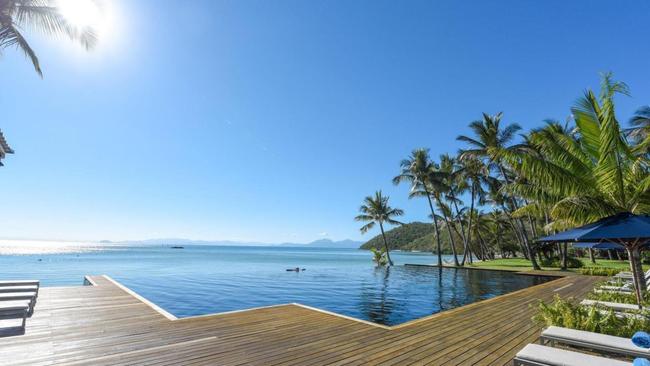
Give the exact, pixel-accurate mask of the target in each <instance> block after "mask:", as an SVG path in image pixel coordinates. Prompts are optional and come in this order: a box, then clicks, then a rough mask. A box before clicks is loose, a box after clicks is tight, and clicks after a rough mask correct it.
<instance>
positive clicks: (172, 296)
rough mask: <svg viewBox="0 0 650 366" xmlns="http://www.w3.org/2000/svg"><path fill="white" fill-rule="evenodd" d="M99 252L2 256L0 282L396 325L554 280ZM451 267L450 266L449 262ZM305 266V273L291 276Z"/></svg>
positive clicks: (289, 252)
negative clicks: (94, 280) (116, 288)
mask: <svg viewBox="0 0 650 366" xmlns="http://www.w3.org/2000/svg"><path fill="white" fill-rule="evenodd" d="M170 246H171V244H170V245H166V246H138V247H124V246H100V247H96V248H92V249H91V250H87V249H84V248H79V249H78V250H66V251H65V252H62V253H51V252H48V253H40V254H36V253H32V254H26V255H15V254H14V255H6V254H4V255H0V279H13V278H37V279H41V281H42V283H43V285H44V286H60V285H81V284H82V283H83V276H84V275H89V274H91V275H92V274H95V275H97V274H107V275H109V276H111V277H112V278H114V279H115V280H117V281H119V282H121V283H122V284H124V285H125V286H127V287H129V288H130V289H132V290H133V291H135V292H137V293H138V294H140V295H142V296H144V297H145V298H147V299H148V300H150V301H152V302H154V303H156V304H157V305H158V306H160V307H162V308H164V309H165V310H167V311H169V312H170V313H172V314H174V315H176V316H178V317H186V316H192V315H202V314H209V313H215V312H223V311H231V310H241V309H246V308H251V307H259V306H267V305H275V304H284V303H291V302H297V303H301V304H305V305H309V306H313V307H317V308H321V309H324V310H328V311H332V312H336V313H339V314H343V315H347V316H351V317H355V318H359V319H364V320H368V321H372V322H376V323H379V324H386V325H395V324H400V323H403V322H406V321H409V320H413V319H417V318H421V317H424V316H427V315H431V314H435V313H438V312H440V311H444V310H448V309H452V308H455V307H458V306H462V305H466V304H469V303H473V302H476V301H480V300H484V299H489V298H492V297H495V296H499V295H503V294H506V293H509V292H512V291H516V290H520V289H523V288H526V287H529V286H533V285H537V284H540V283H543V282H546V281H548V280H550V278H549V277H541V276H528V275H517V274H512V273H507V272H501V271H486V270H469V269H450V268H444V269H442V270H439V269H438V268H435V267H426V266H405V265H403V264H405V263H414V264H428V263H435V262H436V257H435V256H434V255H431V254H426V253H400V252H395V253H392V257H393V260H394V261H395V263H396V264H397V265H396V266H393V267H389V268H376V267H375V266H374V265H373V263H372V261H371V254H370V253H369V252H367V251H361V250H354V249H321V248H289V247H226V246H185V247H184V249H172V248H171V247H170ZM447 259H448V258H447ZM295 267H301V268H305V271H301V272H288V271H286V269H288V268H295Z"/></svg>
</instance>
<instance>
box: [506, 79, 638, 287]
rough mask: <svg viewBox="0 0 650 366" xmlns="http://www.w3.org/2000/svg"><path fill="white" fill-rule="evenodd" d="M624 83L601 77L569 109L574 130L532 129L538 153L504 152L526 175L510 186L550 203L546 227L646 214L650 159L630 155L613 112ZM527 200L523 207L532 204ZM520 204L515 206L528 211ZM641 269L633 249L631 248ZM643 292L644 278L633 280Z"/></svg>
mask: <svg viewBox="0 0 650 366" xmlns="http://www.w3.org/2000/svg"><path fill="white" fill-rule="evenodd" d="M619 93H622V94H628V91H627V86H626V85H625V84H623V83H620V82H615V81H614V80H612V77H611V74H605V75H603V80H602V87H601V92H600V95H599V96H598V97H597V96H596V95H595V94H594V93H593V92H592V91H590V90H589V91H587V92H586V93H585V95H584V96H583V97H582V98H580V99H579V100H578V101H577V102H576V104H575V105H574V107H573V108H572V112H573V116H574V119H575V124H576V129H575V134H567V133H566V132H565V131H561V130H559V129H558V128H557V127H556V126H547V127H546V128H544V129H542V130H540V131H535V132H533V133H532V134H531V138H530V142H531V143H532V144H533V145H534V146H535V148H536V149H537V150H538V151H541V152H542V154H541V155H540V154H531V153H528V152H523V153H522V152H519V153H517V152H506V153H505V154H504V159H505V160H507V161H508V163H509V164H511V166H512V167H513V169H515V170H516V171H517V173H518V174H519V175H521V176H522V177H524V178H525V182H513V183H512V184H511V185H510V187H509V190H510V191H511V192H513V193H515V194H518V195H519V196H521V197H525V198H527V199H529V200H530V201H535V202H544V203H545V204H547V205H549V206H550V214H551V218H552V219H553V221H552V222H551V223H550V224H549V225H546V230H547V231H550V230H563V229H566V228H570V227H574V226H578V225H583V224H586V223H589V222H593V221H596V220H598V219H600V218H603V217H606V216H609V215H613V214H616V213H619V212H632V213H647V212H650V174H649V173H650V161H649V160H648V157H647V155H646V154H645V153H635V152H634V148H633V146H632V145H631V144H630V143H629V142H628V141H627V139H626V135H625V131H624V130H623V129H622V128H621V126H620V124H619V122H618V120H617V118H616V114H615V105H614V96H615V95H616V94H619ZM535 202H531V203H530V204H529V205H528V206H530V205H533V204H535ZM528 206H524V207H522V208H521V209H520V210H522V211H523V210H528V209H529V207H528ZM629 255H630V258H631V263H632V265H633V266H635V267H636V269H637V270H639V273H643V271H642V270H640V265H641V264H640V260H639V253H638V250H630V251H629ZM638 280H639V281H638V283H639V285H640V286H641V289H642V290H645V281H643V280H642V279H640V278H639V279H638Z"/></svg>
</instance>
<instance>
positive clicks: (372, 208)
mask: <svg viewBox="0 0 650 366" xmlns="http://www.w3.org/2000/svg"><path fill="white" fill-rule="evenodd" d="M388 199H389V197H388V196H384V195H382V194H381V191H377V192H375V196H374V197H373V196H367V197H366V198H365V199H364V200H363V205H361V207H359V212H361V214H360V215H358V216H357V217H355V218H354V219H355V220H356V221H363V222H367V224H365V225H363V226H362V227H361V233H362V234H365V233H367V232H368V230H370V229H372V228H373V227H375V224H379V229H380V230H381V237H382V239H383V241H384V250H385V251H386V258H387V259H388V264H389V265H391V266H392V265H393V260H392V259H391V258H390V250H389V248H388V241H386V233H385V232H384V223H387V224H390V225H401V224H402V223H401V222H399V221H397V220H395V219H394V217H395V216H402V215H404V211H402V210H400V209H399V208H392V207H390V206H389V205H388Z"/></svg>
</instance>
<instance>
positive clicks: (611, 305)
mask: <svg viewBox="0 0 650 366" xmlns="http://www.w3.org/2000/svg"><path fill="white" fill-rule="evenodd" d="M580 305H585V306H600V307H604V308H608V309H612V310H614V311H623V312H625V311H639V310H643V309H639V305H635V304H622V303H618V302H609V301H598V300H582V301H581V302H580Z"/></svg>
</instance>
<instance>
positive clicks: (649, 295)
mask: <svg viewBox="0 0 650 366" xmlns="http://www.w3.org/2000/svg"><path fill="white" fill-rule="evenodd" d="M587 298H588V299H591V300H598V301H609V302H618V303H622V304H637V301H636V295H635V294H634V293H629V294H625V293H616V292H602V293H597V292H590V293H589V294H588V295H587ZM643 302H644V304H648V303H650V292H645V293H644V295H643Z"/></svg>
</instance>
